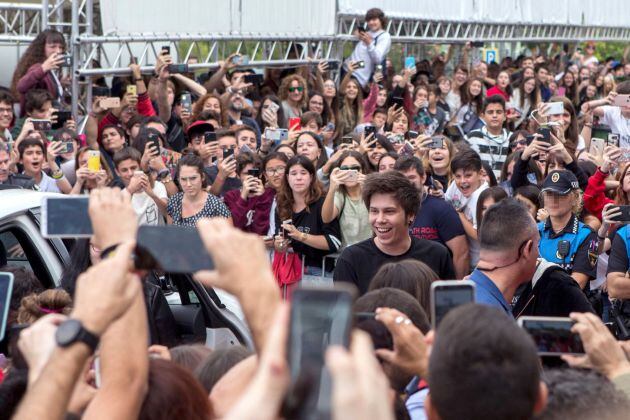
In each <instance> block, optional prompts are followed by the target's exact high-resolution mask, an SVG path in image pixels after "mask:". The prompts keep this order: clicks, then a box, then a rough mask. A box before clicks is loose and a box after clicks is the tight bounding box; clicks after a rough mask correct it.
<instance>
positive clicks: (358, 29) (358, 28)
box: [357, 24, 366, 32]
mask: <svg viewBox="0 0 630 420" xmlns="http://www.w3.org/2000/svg"><path fill="white" fill-rule="evenodd" d="M357 31H359V32H365V31H366V29H365V24H363V25H359V26H357Z"/></svg>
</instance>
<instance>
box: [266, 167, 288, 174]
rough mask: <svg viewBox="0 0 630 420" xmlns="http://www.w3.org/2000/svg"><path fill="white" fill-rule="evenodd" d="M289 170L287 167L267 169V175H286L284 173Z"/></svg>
mask: <svg viewBox="0 0 630 420" xmlns="http://www.w3.org/2000/svg"><path fill="white" fill-rule="evenodd" d="M286 169H287V167H286V166H278V167H276V168H267V169H265V173H266V174H267V175H276V174H278V175H280V174H284V171H285V170H286Z"/></svg>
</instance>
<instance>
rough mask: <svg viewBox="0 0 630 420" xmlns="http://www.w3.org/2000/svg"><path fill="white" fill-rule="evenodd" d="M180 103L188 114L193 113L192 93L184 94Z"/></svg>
mask: <svg viewBox="0 0 630 420" xmlns="http://www.w3.org/2000/svg"><path fill="white" fill-rule="evenodd" d="M180 103H181V104H182V108H184V109H185V110H186V111H188V112H192V96H191V94H190V92H184V93H182V96H181V100H180Z"/></svg>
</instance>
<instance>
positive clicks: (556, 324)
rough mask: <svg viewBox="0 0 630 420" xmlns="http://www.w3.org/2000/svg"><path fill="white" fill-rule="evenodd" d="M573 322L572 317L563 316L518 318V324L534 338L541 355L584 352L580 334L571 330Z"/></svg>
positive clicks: (578, 353) (579, 353)
mask: <svg viewBox="0 0 630 420" xmlns="http://www.w3.org/2000/svg"><path fill="white" fill-rule="evenodd" d="M573 324H574V321H573V320H572V319H571V318H562V317H551V316H549V317H547V316H522V317H520V318H519V319H518V325H520V326H521V328H523V329H524V330H525V331H527V332H528V333H529V335H530V336H531V337H532V338H533V339H534V343H536V348H537V349H538V354H539V355H540V356H560V355H562V354H574V355H581V354H584V347H583V346H582V340H581V339H580V336H579V335H578V334H575V333H572V332H571V327H573Z"/></svg>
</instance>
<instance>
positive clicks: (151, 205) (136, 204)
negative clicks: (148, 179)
mask: <svg viewBox="0 0 630 420" xmlns="http://www.w3.org/2000/svg"><path fill="white" fill-rule="evenodd" d="M153 193H154V194H155V195H156V196H158V197H159V198H162V199H164V200H168V195H167V194H166V187H165V186H164V184H162V183H161V182H159V181H155V185H153ZM131 205H132V206H133V209H134V211H135V212H136V215H137V216H138V224H140V225H153V226H155V225H163V224H164V216H163V215H161V214H160V209H159V208H158V206H157V204H155V201H153V199H152V198H151V197H149V195H148V194H147V193H145V192H144V191H143V192H139V193H136V194H134V195H132V196H131Z"/></svg>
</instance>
